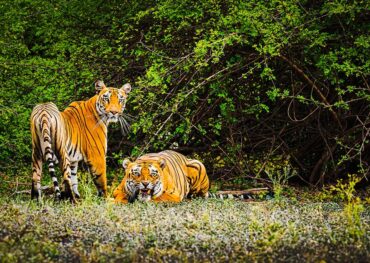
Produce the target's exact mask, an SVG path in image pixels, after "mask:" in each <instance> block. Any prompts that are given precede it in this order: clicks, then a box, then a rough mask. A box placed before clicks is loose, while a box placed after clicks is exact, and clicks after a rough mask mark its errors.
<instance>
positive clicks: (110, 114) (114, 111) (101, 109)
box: [95, 80, 131, 124]
mask: <svg viewBox="0 0 370 263" xmlns="http://www.w3.org/2000/svg"><path fill="white" fill-rule="evenodd" d="M95 90H96V93H97V95H98V99H97V100H96V110H97V112H98V114H99V116H100V117H101V118H102V119H103V120H104V121H105V122H106V123H107V124H109V123H110V122H117V121H118V120H119V117H120V116H121V115H122V112H123V110H124V109H125V105H126V99H127V95H128V93H130V91H131V85H130V84H129V83H126V84H125V85H123V86H122V87H121V88H119V89H117V88H111V87H109V88H107V87H106V86H105V84H104V82H103V81H101V80H98V81H97V82H96V83H95Z"/></svg>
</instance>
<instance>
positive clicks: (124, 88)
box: [121, 83, 131, 94]
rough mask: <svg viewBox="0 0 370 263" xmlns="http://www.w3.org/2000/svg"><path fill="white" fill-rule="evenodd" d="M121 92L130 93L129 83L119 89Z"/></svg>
mask: <svg viewBox="0 0 370 263" xmlns="http://www.w3.org/2000/svg"><path fill="white" fill-rule="evenodd" d="M121 90H123V91H124V92H125V93H126V94H129V93H130V91H131V85H130V83H126V84H125V85H123V86H122V87H121Z"/></svg>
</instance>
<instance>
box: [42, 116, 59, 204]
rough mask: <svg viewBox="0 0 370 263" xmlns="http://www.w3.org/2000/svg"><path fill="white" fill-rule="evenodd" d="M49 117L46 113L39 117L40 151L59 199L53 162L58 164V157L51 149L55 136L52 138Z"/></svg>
mask: <svg viewBox="0 0 370 263" xmlns="http://www.w3.org/2000/svg"><path fill="white" fill-rule="evenodd" d="M51 121H52V120H51V119H50V118H49V117H48V116H47V115H46V114H43V115H42V117H41V140H42V141H41V145H42V152H43V155H44V156H43V157H44V159H45V161H47V162H48V167H49V174H50V177H51V180H52V182H53V185H54V192H55V196H56V198H57V199H60V197H61V194H60V188H59V184H58V179H57V177H56V175H55V164H58V159H57V158H56V155H55V153H54V151H53V148H52V144H53V139H54V141H55V138H52V127H51Z"/></svg>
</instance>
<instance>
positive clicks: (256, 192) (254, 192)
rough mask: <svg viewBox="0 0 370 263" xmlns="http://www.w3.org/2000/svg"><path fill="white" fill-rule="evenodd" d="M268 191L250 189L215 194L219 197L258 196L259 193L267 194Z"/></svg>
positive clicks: (262, 188)
mask: <svg viewBox="0 0 370 263" xmlns="http://www.w3.org/2000/svg"><path fill="white" fill-rule="evenodd" d="M269 190H270V189H269V188H268V187H261V188H251V189H246V190H225V191H217V192H216V194H220V195H247V194H252V195H258V194H261V193H265V192H268V191H269Z"/></svg>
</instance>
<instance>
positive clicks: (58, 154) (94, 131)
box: [31, 80, 131, 201]
mask: <svg viewBox="0 0 370 263" xmlns="http://www.w3.org/2000/svg"><path fill="white" fill-rule="evenodd" d="M95 89H96V93H97V94H96V95H95V96H93V97H92V98H90V99H89V100H87V101H75V102H72V103H71V104H70V105H69V106H68V107H67V108H66V109H65V110H64V111H63V112H59V110H58V108H57V106H56V105H55V104H54V103H51V102H49V103H44V104H39V105H36V106H35V108H34V109H33V111H32V113H31V133H32V190H31V196H32V198H35V197H36V198H38V199H40V198H41V183H40V182H41V174H42V163H43V161H46V162H48V166H49V173H50V176H51V178H52V181H53V184H54V192H55V195H56V197H57V198H60V196H61V192H60V189H59V185H58V180H57V178H56V176H55V170H54V165H55V164H57V163H58V161H60V167H61V170H62V173H63V186H64V190H65V193H66V195H67V197H69V198H70V199H71V200H72V201H75V198H78V197H79V196H80V194H79V192H78V187H77V185H78V181H77V167H78V162H79V161H81V160H83V161H84V162H86V164H87V165H88V166H89V168H90V172H91V173H92V175H93V180H94V183H95V185H96V187H97V189H98V194H99V196H106V195H107V180H106V163H105V156H106V151H107V126H108V124H109V123H110V122H117V121H118V120H120V121H121V119H120V118H122V116H121V115H122V112H123V110H124V109H125V104H126V99H127V94H128V93H129V92H130V91H131V85H130V84H128V83H127V84H125V85H123V86H122V87H121V88H120V89H117V88H111V87H108V88H107V87H106V86H105V84H104V82H103V81H100V80H99V81H97V82H96V83H95Z"/></svg>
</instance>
